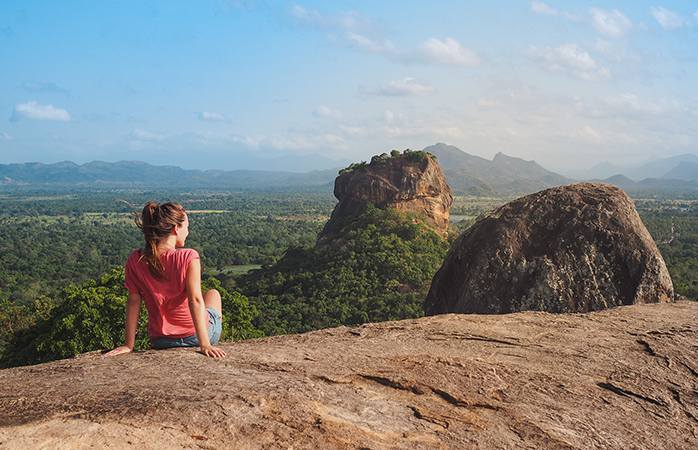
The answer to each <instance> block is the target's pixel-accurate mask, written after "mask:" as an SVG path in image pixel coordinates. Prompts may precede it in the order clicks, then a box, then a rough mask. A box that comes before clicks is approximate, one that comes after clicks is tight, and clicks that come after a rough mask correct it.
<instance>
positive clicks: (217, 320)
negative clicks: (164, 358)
mask: <svg viewBox="0 0 698 450" xmlns="http://www.w3.org/2000/svg"><path fill="white" fill-rule="evenodd" d="M206 311H208V340H209V341H211V345H215V344H216V343H217V342H218V341H219V340H220V338H221V331H222V328H223V325H222V323H221V315H220V314H218V311H216V310H215V309H213V308H209V307H207V308H206ZM150 342H151V343H152V344H153V347H155V348H156V349H158V350H162V349H165V348H172V347H198V346H199V339H198V338H197V337H196V333H194V334H192V335H191V336H187V337H183V338H171V337H167V336H165V337H160V338H155V339H151V340H150Z"/></svg>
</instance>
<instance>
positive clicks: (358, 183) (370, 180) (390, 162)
mask: <svg viewBox="0 0 698 450" xmlns="http://www.w3.org/2000/svg"><path fill="white" fill-rule="evenodd" d="M334 195H335V197H337V199H338V200H339V203H338V204H337V206H336V207H335V209H334V211H332V216H331V217H330V220H329V221H328V222H327V224H326V225H325V228H324V229H323V231H322V233H321V235H320V239H319V242H320V243H321V244H322V243H323V242H326V241H328V240H330V239H331V238H332V237H333V236H334V234H335V233H336V232H337V231H339V230H340V229H341V227H342V226H343V225H344V224H346V223H347V221H348V220H350V219H351V218H352V217H354V216H355V215H357V214H358V212H359V209H360V208H361V205H363V204H364V203H366V202H371V203H373V204H374V205H375V206H376V207H378V208H380V209H386V208H393V209H398V210H401V211H412V212H415V213H417V214H419V215H420V216H421V217H422V218H423V219H424V221H425V222H426V223H427V225H429V226H431V227H433V228H434V230H435V231H436V232H437V233H439V234H442V235H443V234H446V232H447V231H448V226H449V212H448V210H449V208H450V207H451V204H452V203H453V196H452V194H451V188H450V187H449V186H448V184H446V177H445V176H444V173H443V172H442V171H441V168H440V167H439V164H438V163H437V162H436V158H434V157H433V156H432V155H429V154H426V153H425V155H424V158H423V159H421V160H420V159H418V158H416V157H411V156H410V155H400V156H395V157H391V158H385V159H378V160H377V161H376V162H372V163H371V164H364V165H359V166H358V167H357V168H355V169H353V170H348V171H345V172H343V173H341V174H340V175H339V176H338V177H337V178H336V179H335V182H334Z"/></svg>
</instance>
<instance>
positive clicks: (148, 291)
mask: <svg viewBox="0 0 698 450" xmlns="http://www.w3.org/2000/svg"><path fill="white" fill-rule="evenodd" d="M198 258H199V253H198V252H197V251H196V250H194V249H191V248H178V249H172V250H168V251H166V252H165V253H163V254H162V255H160V260H161V261H162V264H163V266H164V267H165V273H167V279H165V280H162V281H161V280H158V279H156V278H155V277H154V276H153V275H152V273H150V268H149V267H148V264H146V263H145V261H143V260H141V259H140V255H139V250H134V251H133V252H131V256H129V258H128V261H126V284H125V286H126V289H128V290H129V291H130V292H134V293H137V294H140V295H141V297H143V301H144V302H145V307H146V309H147V310H148V334H149V335H150V337H151V338H152V339H156V338H159V337H163V336H167V337H175V338H180V337H187V336H191V335H193V334H196V329H195V328H194V321H193V320H192V318H191V313H190V312H189V302H188V296H187V289H186V278H187V269H189V264H190V263H191V262H192V261H193V260H194V259H198Z"/></svg>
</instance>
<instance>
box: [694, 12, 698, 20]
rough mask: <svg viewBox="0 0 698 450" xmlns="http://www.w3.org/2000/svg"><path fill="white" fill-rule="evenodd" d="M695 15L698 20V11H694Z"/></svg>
mask: <svg viewBox="0 0 698 450" xmlns="http://www.w3.org/2000/svg"><path fill="white" fill-rule="evenodd" d="M693 15H694V16H695V18H696V20H698V11H696V12H694V13H693Z"/></svg>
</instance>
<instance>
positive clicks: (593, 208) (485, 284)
mask: <svg viewBox="0 0 698 450" xmlns="http://www.w3.org/2000/svg"><path fill="white" fill-rule="evenodd" d="M673 295H674V292H673V285H672V282H671V278H670V277H669V273H668V272H667V269H666V266H665V265H664V260H663V259H662V256H661V255H660V254H659V251H658V250H657V246H656V245H655V243H654V241H653V240H652V237H651V236H650V234H649V232H648V231H647V229H646V228H645V226H644V225H643V224H642V222H641V221H640V217H639V215H638V214H637V211H636V210H635V206H634V205H633V203H632V201H631V200H630V198H629V197H628V196H627V195H626V194H625V193H624V192H623V191H622V190H621V189H619V188H617V187H615V186H612V185H609V184H603V183H576V184H572V185H569V186H562V187H556V188H551V189H547V190H544V191H541V192H538V193H536V194H532V195H528V196H526V197H522V198H520V199H518V200H515V201H513V202H511V203H508V204H506V205H504V206H502V207H501V208H499V209H498V210H496V211H495V212H493V213H491V214H489V215H488V216H486V217H482V218H480V219H479V220H478V222H477V223H476V224H475V225H474V226H473V227H472V228H470V229H469V230H468V231H467V232H465V233H463V234H462V235H461V236H459V237H458V239H457V240H456V241H455V242H454V243H453V245H452V246H451V250H450V251H449V253H448V255H447V257H446V259H445V261H444V263H443V265H442V267H441V269H440V270H439V271H438V272H437V274H436V276H435V277H434V280H433V281H432V285H431V289H430V291H429V294H428V296H427V299H426V302H425V312H426V314H427V315H433V314H442V313H479V314H502V313H509V312H516V311H525V310H536V311H547V312H555V313H565V312H587V311H593V310H600V309H606V308H609V307H613V306H618V305H630V304H635V303H653V302H658V301H663V300H664V301H666V300H669V299H672V298H673Z"/></svg>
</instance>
